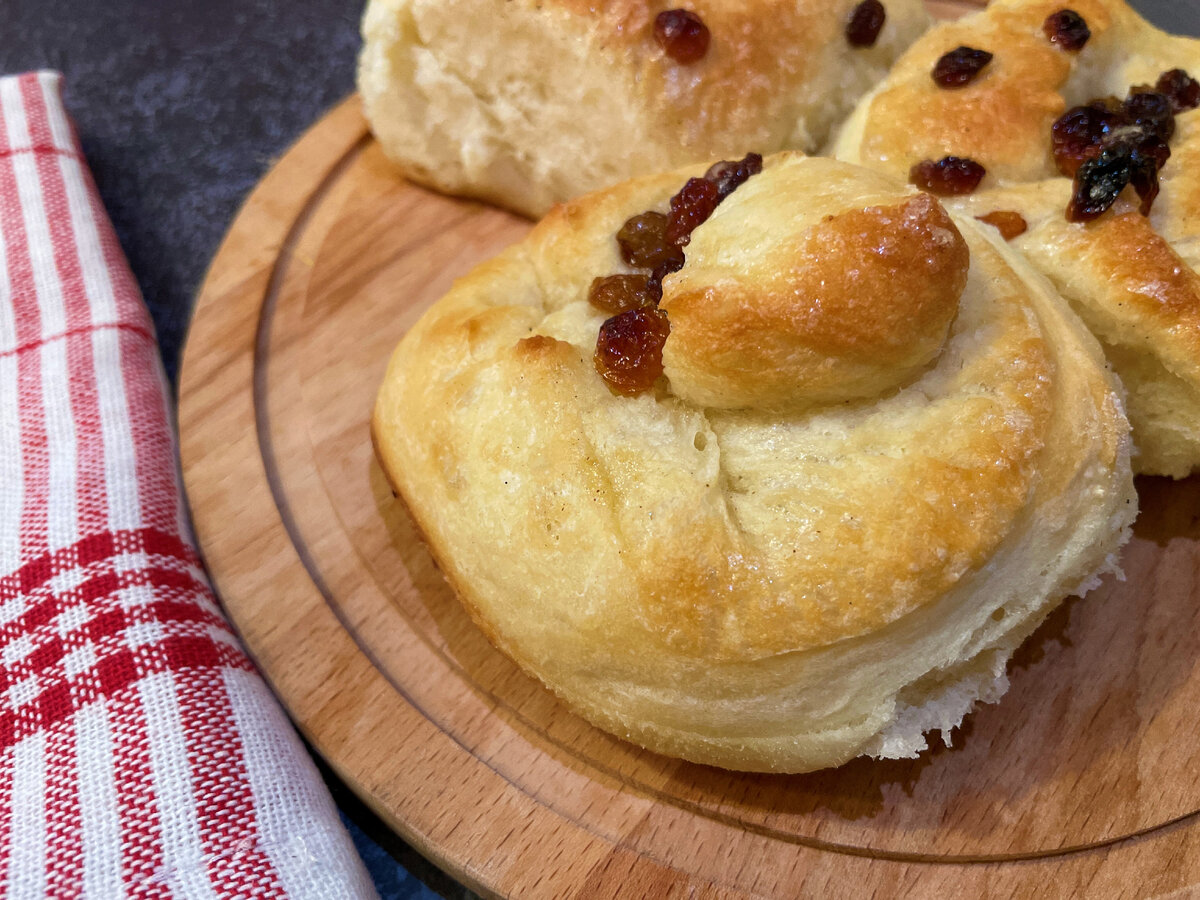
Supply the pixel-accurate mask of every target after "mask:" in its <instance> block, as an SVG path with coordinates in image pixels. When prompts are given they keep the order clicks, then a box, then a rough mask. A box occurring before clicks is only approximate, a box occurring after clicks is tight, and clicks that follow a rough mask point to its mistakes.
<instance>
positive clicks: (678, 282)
mask: <svg viewBox="0 0 1200 900" xmlns="http://www.w3.org/2000/svg"><path fill="white" fill-rule="evenodd" d="M772 162H773V164H771V165H768V167H767V168H766V169H765V170H764V171H763V172H762V174H761V175H758V176H756V177H755V178H752V179H750V181H748V182H747V183H746V184H744V185H742V186H741V187H740V188H739V189H738V190H737V191H735V192H734V193H733V194H732V195H730V197H729V198H728V200H727V201H726V202H725V203H723V204H722V205H721V206H720V207H718V209H717V211H716V212H715V213H714V214H713V215H712V217H711V218H710V219H709V220H708V221H707V222H705V223H704V224H703V225H701V226H700V227H699V228H697V229H696V231H695V232H694V233H693V235H692V239H691V243H690V244H689V245H688V246H687V262H686V264H685V265H684V267H683V269H682V270H681V271H679V272H678V273H676V274H674V275H671V276H669V277H668V278H667V279H666V280H665V281H664V284H663V299H662V303H661V307H662V309H664V310H666V312H667V314H668V316H669V317H670V321H671V335H670V337H669V338H668V339H667V342H666V346H665V347H664V349H663V364H664V368H665V372H666V374H667V376H668V378H669V379H670V382H671V390H672V393H674V394H675V395H677V396H678V397H680V398H681V399H683V400H685V401H688V402H690V403H694V404H696V405H699V406H707V407H712V408H718V409H738V408H742V407H754V408H759V409H771V410H792V409H800V408H806V407H811V406H820V405H826V404H832V403H840V402H844V401H851V400H857V399H861V398H866V397H875V396H879V395H881V394H884V393H887V392H889V391H891V390H893V389H895V388H898V387H900V386H902V385H903V384H905V383H907V382H909V381H911V380H912V379H913V378H914V377H916V376H917V375H918V374H919V373H920V372H921V371H922V370H923V369H924V368H925V367H926V366H928V364H929V363H930V362H932V361H933V360H934V359H935V358H936V357H937V355H938V352H939V351H940V349H941V348H942V346H943V344H944V343H945V340H946V336H947V334H948V332H949V328H950V324H951V322H953V320H954V317H955V315H956V312H957V310H958V302H959V298H960V296H961V294H962V291H963V288H964V286H965V285H966V282H967V270H968V268H969V266H970V254H969V252H968V250H967V244H966V242H965V241H964V240H963V237H962V235H961V234H960V233H959V231H958V228H956V227H955V225H954V222H953V221H951V219H950V217H949V215H948V214H947V213H946V211H945V210H944V209H943V208H942V206H941V205H940V204H939V203H938V202H937V201H936V200H934V199H933V198H932V197H930V196H929V195H928V194H919V193H914V192H913V191H911V190H906V189H904V188H902V187H900V186H898V185H896V184H895V183H894V182H892V181H891V180H890V179H887V178H885V177H881V176H875V175H871V174H868V173H864V172H863V170H861V169H859V168H857V167H854V166H850V165H847V164H844V163H839V162H835V161H832V160H826V159H809V158H804V157H801V156H798V155H784V156H781V157H778V158H777V159H776V160H774V161H772Z"/></svg>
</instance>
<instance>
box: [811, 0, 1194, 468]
mask: <svg viewBox="0 0 1200 900" xmlns="http://www.w3.org/2000/svg"><path fill="white" fill-rule="evenodd" d="M1064 7H1069V8H1070V10H1071V11H1073V12H1074V13H1076V14H1078V16H1079V17H1081V18H1082V20H1083V22H1084V23H1085V26H1086V29H1087V31H1088V32H1089V35H1088V37H1087V38H1086V40H1085V41H1084V42H1083V43H1082V46H1081V47H1078V48H1076V49H1071V48H1070V47H1069V46H1064V45H1063V44H1062V43H1061V42H1060V43H1055V42H1053V41H1052V40H1051V39H1050V38H1049V37H1048V35H1049V34H1050V33H1052V32H1053V28H1051V27H1049V26H1048V25H1047V18H1048V17H1050V16H1052V15H1054V14H1056V13H1059V12H1060V11H1061V10H1063V9H1064ZM960 46H966V47H969V48H973V49H977V50H982V51H986V52H988V53H990V54H992V58H991V59H990V60H989V61H988V62H987V63H986V64H985V65H984V66H983V67H982V68H981V69H980V70H979V71H978V73H977V74H976V75H975V77H974V78H973V79H971V80H970V81H969V83H967V84H966V85H964V86H961V87H955V88H945V87H941V86H939V85H938V84H937V83H935V80H934V78H933V77H932V73H933V71H934V68H935V65H936V64H937V63H938V60H939V59H940V58H941V57H942V55H943V54H946V53H948V52H950V51H953V50H955V48H957V47H960ZM1174 70H1182V71H1183V72H1186V73H1190V75H1191V76H1194V77H1195V78H1198V79H1200V41H1197V40H1195V39H1192V38H1186V37H1180V36H1176V35H1168V34H1165V33H1163V32H1162V31H1160V30H1158V29H1156V28H1154V27H1153V26H1152V25H1150V24H1149V23H1148V22H1146V21H1145V20H1143V19H1142V18H1141V17H1140V16H1138V15H1137V14H1136V13H1135V12H1134V11H1133V10H1132V9H1130V8H1129V7H1128V6H1127V5H1126V4H1125V3H1124V2H1122V0H995V2H993V3H992V4H991V5H990V6H989V7H988V8H987V10H986V11H983V12H981V13H978V14H976V15H973V16H970V17H967V18H965V19H961V20H959V21H957V22H953V23H947V24H943V25H939V26H937V27H936V28H934V29H932V30H931V31H929V32H928V33H927V34H926V35H925V36H924V37H922V38H921V39H920V40H918V41H917V42H916V43H915V44H914V45H913V46H912V47H911V48H910V49H909V50H908V51H907V52H906V53H905V54H904V55H903V56H902V57H901V58H900V60H899V61H898V62H897V63H896V66H895V68H894V69H893V71H892V73H891V74H890V75H889V76H888V77H887V78H886V79H885V80H884V81H883V82H882V83H881V84H880V85H879V86H878V87H877V88H876V89H875V90H873V91H872V92H871V93H870V94H868V95H867V96H866V97H864V98H863V100H862V101H861V102H860V104H859V106H858V107H857V109H856V110H855V112H854V113H853V115H852V116H851V117H850V119H849V120H848V121H847V123H846V124H845V125H844V126H843V127H842V129H841V131H840V133H839V134H838V136H837V139H836V140H835V141H834V143H833V144H832V146H831V148H830V149H831V152H832V153H833V155H836V156H837V157H838V158H839V159H843V160H847V161H849V162H854V163H858V164H861V165H866V166H870V167H872V168H876V169H879V170H881V171H884V172H887V173H889V174H892V175H895V176H897V177H900V178H906V179H907V178H909V177H910V175H911V174H913V173H912V170H913V167H914V166H915V165H919V164H920V163H922V162H924V161H927V160H928V161H936V160H940V159H942V158H943V157H947V156H955V157H960V158H966V159H970V160H973V161H974V162H976V163H978V164H980V165H981V166H982V167H983V168H984V170H986V174H985V175H984V177H983V179H982V181H981V183H980V184H979V187H978V189H977V190H975V191H973V192H971V193H969V194H966V195H963V196H954V197H946V198H944V202H945V204H946V205H947V207H948V208H950V209H951V210H952V211H955V212H958V213H961V214H969V215H971V216H990V215H992V214H994V213H997V212H999V213H1002V214H1005V215H1011V214H1012V213H1016V214H1018V215H1019V216H1020V217H1021V219H1022V220H1023V222H1022V223H1021V224H1019V225H1017V227H1016V228H1014V229H1013V231H1017V230H1019V229H1020V228H1022V227H1023V228H1024V231H1021V233H1019V234H1012V236H1011V245H1012V246H1013V247H1015V248H1017V249H1019V250H1020V251H1021V252H1022V253H1023V254H1024V255H1025V256H1026V257H1027V258H1028V259H1029V260H1030V261H1031V262H1032V263H1033V265H1034V266H1035V267H1036V268H1037V269H1038V270H1040V271H1041V272H1042V273H1043V274H1045V275H1047V276H1048V277H1049V278H1050V280H1051V281H1052V282H1053V283H1054V285H1055V287H1056V288H1057V289H1058V290H1059V291H1060V292H1061V293H1062V294H1063V296H1064V297H1066V298H1067V300H1068V301H1069V302H1070V303H1071V305H1072V306H1073V307H1074V308H1075V310H1076V311H1077V312H1078V313H1079V315H1080V316H1081V317H1082V318H1083V319H1084V321H1085V322H1086V323H1087V324H1088V326H1089V327H1090V328H1091V329H1092V331H1093V332H1094V333H1095V334H1096V336H1097V337H1098V338H1099V339H1100V342H1101V344H1102V345H1103V346H1104V349H1105V351H1106V353H1107V354H1108V357H1109V359H1110V361H1111V362H1112V364H1113V366H1114V368H1115V369H1116V371H1117V373H1118V375H1119V376H1120V377H1121V379H1122V380H1123V381H1124V383H1125V386H1126V388H1127V389H1128V392H1129V398H1128V412H1129V418H1130V421H1131V422H1132V424H1133V430H1134V431H1133V433H1134V441H1135V445H1136V448H1135V452H1134V468H1135V470H1136V471H1139V472H1144V473H1148V474H1160V475H1172V476H1175V477H1182V476H1185V475H1187V474H1188V473H1189V472H1191V471H1193V470H1194V469H1196V468H1197V467H1198V466H1200V274H1198V270H1197V266H1198V264H1200V230H1198V229H1197V222H1200V110H1198V109H1196V108H1194V107H1195V104H1196V103H1197V102H1200V85H1195V86H1194V87H1192V88H1191V89H1190V90H1191V95H1190V96H1188V91H1187V90H1182V91H1181V93H1180V94H1179V95H1178V96H1177V97H1175V99H1174V100H1173V101H1172V104H1173V105H1174V116H1173V122H1172V123H1170V124H1167V125H1165V128H1166V131H1165V132H1163V134H1164V135H1166V144H1167V147H1168V148H1169V151H1170V158H1169V159H1168V160H1167V161H1166V162H1165V164H1163V165H1162V166H1161V172H1160V173H1159V175H1158V178H1159V185H1160V193H1159V194H1158V196H1157V198H1153V197H1152V198H1150V199H1151V202H1150V203H1146V202H1144V199H1143V197H1141V196H1139V195H1138V194H1137V193H1136V192H1135V189H1134V186H1132V185H1131V186H1130V187H1127V188H1125V189H1124V191H1123V192H1122V193H1121V194H1119V195H1118V196H1117V199H1116V200H1115V202H1113V204H1112V206H1111V208H1108V209H1107V210H1105V211H1103V212H1102V213H1101V214H1099V215H1098V216H1096V217H1095V218H1093V219H1091V220H1089V221H1069V220H1068V217H1067V210H1068V206H1069V205H1070V204H1071V203H1072V202H1073V196H1075V195H1076V193H1077V192H1078V191H1079V190H1080V189H1081V187H1082V176H1081V175H1080V174H1078V173H1077V172H1076V171H1075V170H1074V166H1076V165H1078V164H1079V160H1078V159H1075V160H1073V161H1071V160H1068V161H1066V162H1064V161H1062V160H1060V159H1059V158H1058V157H1056V154H1055V151H1054V143H1053V141H1052V133H1053V131H1054V129H1055V127H1056V125H1055V123H1056V122H1057V121H1059V120H1060V117H1063V118H1066V115H1065V114H1068V112H1069V111H1072V112H1074V110H1075V109H1076V108H1077V107H1081V106H1084V105H1087V104H1090V103H1092V102H1093V101H1101V102H1103V101H1104V99H1105V98H1110V99H1108V101H1107V107H1108V108H1109V109H1110V110H1113V109H1119V108H1120V107H1121V105H1122V101H1123V100H1124V99H1125V98H1126V97H1128V96H1132V93H1131V92H1133V93H1137V92H1146V91H1149V90H1150V89H1151V88H1162V83H1161V82H1160V79H1161V78H1162V77H1163V76H1164V73H1172V72H1173V71H1174ZM1176 81H1177V86H1178V85H1179V84H1186V82H1183V81H1182V79H1179V78H1178V75H1176ZM1093 121H1096V118H1095V117H1093ZM1059 128H1060V130H1061V129H1062V126H1059ZM1103 130H1104V137H1103V138H1101V137H1099V135H1097V138H1096V140H1095V142H1094V143H1093V145H1092V147H1091V148H1090V149H1091V152H1092V153H1093V155H1095V154H1099V152H1100V151H1101V148H1102V147H1107V146H1110V145H1112V144H1115V143H1118V142H1119V141H1120V140H1123V139H1124V140H1132V139H1133V136H1135V134H1136V136H1140V135H1141V134H1142V132H1139V131H1138V129H1137V128H1133V129H1131V128H1130V127H1129V123H1128V122H1126V123H1124V124H1122V123H1120V122H1116V121H1114V122H1112V123H1110V124H1109V125H1106V126H1105V127H1104V129H1103ZM1063 133H1064V134H1065V132H1063ZM1080 171H1081V172H1082V171H1083V169H1082V168H1080ZM1147 205H1148V206H1149V215H1148V216H1146V215H1143V214H1142V213H1143V212H1144V211H1145V209H1144V207H1146V206H1147ZM1012 221H1019V220H1015V219H1014V220H1012Z"/></svg>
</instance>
